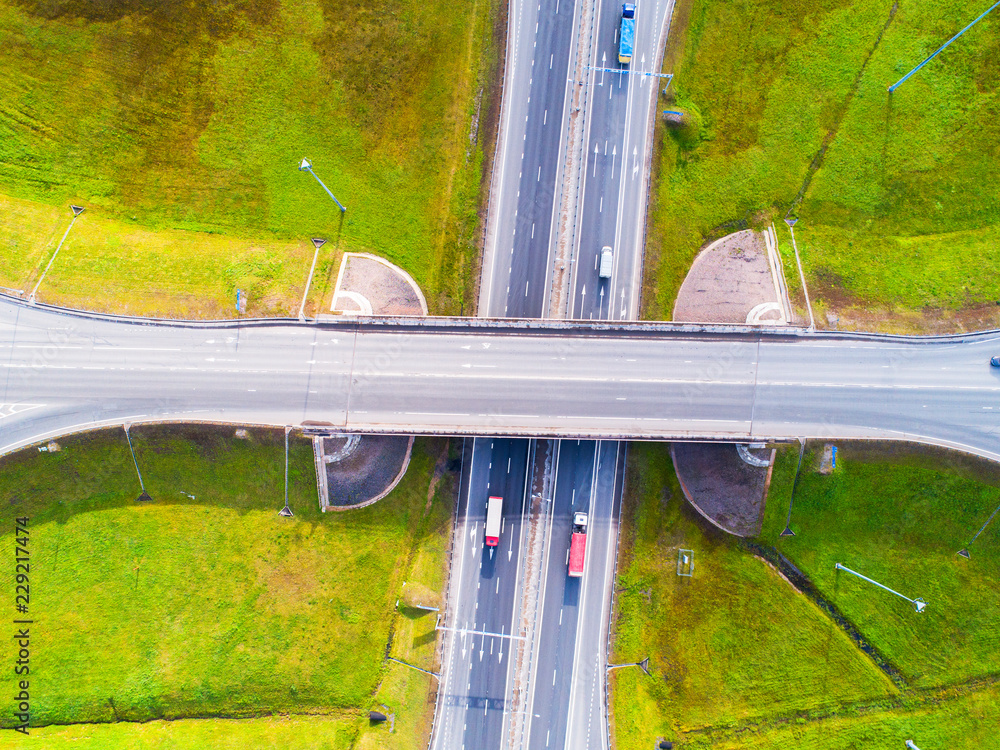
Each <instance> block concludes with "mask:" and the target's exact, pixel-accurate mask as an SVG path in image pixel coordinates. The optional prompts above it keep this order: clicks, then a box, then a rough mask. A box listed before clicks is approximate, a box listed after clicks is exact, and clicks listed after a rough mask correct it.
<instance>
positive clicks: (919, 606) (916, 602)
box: [833, 563, 927, 613]
mask: <svg viewBox="0 0 1000 750" xmlns="http://www.w3.org/2000/svg"><path fill="white" fill-rule="evenodd" d="M833 567H834V569H836V570H843V571H844V572H845V573H850V574H851V575H853V576H857V577H858V578H860V579H862V580H864V581H868V583H871V584H874V585H876V586H878V587H879V588H880V589H885V590H886V591H888V592H889V593H890V594H895V595H896V596H898V597H899V598H900V599H906V601H908V602H909V603H910V604H912V605H913V607H914V609H916V610H917V612H918V613H919V612H923V611H924V608H925V607H926V606H927V602H925V601H924V600H923V599H920V598H919V597H918V598H916V599H911V598H910V597H908V596H903V595H902V594H900V593H899V592H898V591H893V590H892V589H891V588H889V587H888V586H883V585H882V584H881V583H879V582H878V581H873V580H872V579H871V578H869V577H868V576H863V575H861V574H860V573H858V572H857V571H855V570H851V569H850V568H847V567H844V566H843V565H841V564H840V563H837V564H836V565H834V566H833Z"/></svg>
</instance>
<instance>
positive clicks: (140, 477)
mask: <svg viewBox="0 0 1000 750" xmlns="http://www.w3.org/2000/svg"><path fill="white" fill-rule="evenodd" d="M131 426H132V425H131V424H129V423H128V422H126V423H125V424H123V425H122V427H124V428H125V439H126V440H128V450H129V453H131V454H132V463H134V464H135V473H136V474H138V475H139V489H141V490H142V494H141V495H139V497H137V498H136V501H144V500H152V499H153V498H151V497H150V496H149V495H148V494H147V493H146V485H145V484H143V481H142V472H141V471H139V462H138V461H136V460H135V449H134V448H133V447H132V438H131V436H130V435H129V434H128V428H129V427H131Z"/></svg>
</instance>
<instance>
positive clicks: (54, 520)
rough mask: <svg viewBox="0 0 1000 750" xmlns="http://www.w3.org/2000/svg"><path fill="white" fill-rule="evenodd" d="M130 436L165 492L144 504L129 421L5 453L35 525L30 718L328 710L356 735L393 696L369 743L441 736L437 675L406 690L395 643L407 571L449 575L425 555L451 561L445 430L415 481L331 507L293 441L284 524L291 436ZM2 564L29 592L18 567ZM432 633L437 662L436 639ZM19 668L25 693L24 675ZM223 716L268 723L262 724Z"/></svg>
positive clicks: (428, 659)
mask: <svg viewBox="0 0 1000 750" xmlns="http://www.w3.org/2000/svg"><path fill="white" fill-rule="evenodd" d="M131 435H132V440H133V443H134V445H135V448H136V454H137V458H138V461H139V465H140V467H141V469H142V472H143V478H144V479H145V481H146V488H147V490H148V492H149V493H150V495H152V497H153V501H152V502H151V503H142V504H139V503H136V500H135V498H136V496H137V495H138V489H139V488H138V480H137V478H136V475H135V469H134V467H133V466H132V459H131V456H130V454H129V451H128V446H127V444H126V443H125V440H124V434H123V433H121V432H110V433H109V432H100V433H93V434H89V435H83V436H79V437H76V438H69V439H66V440H64V441H61V442H62V450H61V451H59V452H58V453H48V454H37V453H35V454H33V455H31V454H27V453H21V454H16V455H14V456H11V457H7V458H5V459H4V461H3V464H2V472H0V497H2V499H3V507H4V508H5V509H6V510H5V512H4V516H5V518H6V519H7V521H8V523H6V524H5V533H6V534H7V538H8V543H10V541H11V540H10V536H11V533H10V532H8V531H7V529H8V528H9V529H11V531H12V526H13V520H12V519H13V518H14V517H15V516H27V517H29V518H30V519H31V520H30V534H31V536H30V544H31V556H32V567H31V591H32V599H31V615H32V616H33V617H35V618H37V621H38V623H39V624H38V625H37V626H35V629H34V630H33V636H32V650H33V654H34V655H36V656H35V657H34V658H37V662H32V672H31V685H32V689H31V711H32V725H33V726H38V725H55V724H70V723H85V724H93V723H116V722H121V723H123V726H124V725H125V724H131V723H133V722H145V721H150V720H155V719H184V718H195V717H200V718H206V717H209V718H220V719H235V718H246V717H260V716H266V715H271V714H278V713H281V714H291V715H304V714H318V715H323V716H326V717H327V718H328V719H329V720H330V721H331V722H333V724H337V726H340V725H341V724H342V725H343V727H346V728H336V727H332V725H331V727H332V728H331V730H330V731H331V732H332V734H331V736H334V735H335V736H337V737H340V736H341V735H342V734H344V733H346V734H345V736H349V737H350V738H351V742H352V743H354V742H357V741H360V739H361V738H363V737H364V736H366V734H367V733H368V732H369V729H368V726H367V713H366V712H367V711H368V710H369V709H370V708H373V707H375V706H376V705H382V704H385V706H386V708H379V709H378V710H383V711H384V712H385V713H396V714H397V724H396V729H397V733H396V734H393V735H390V734H389V733H388V732H387V731H384V732H383V729H382V728H378V727H374V728H372V729H371V730H370V731H371V732H372V733H373V734H378V733H380V732H383V733H384V735H385V737H384V738H382V737H381V736H375V737H373V739H372V740H366V742H367V743H368V744H366V745H365V746H366V747H387V748H390V747H398V746H399V744H398V741H397V739H396V738H397V736H398V733H399V732H404V733H407V732H408V733H409V734H408V736H409V737H411V738H419V737H421V736H423V737H424V738H426V732H427V731H428V730H429V723H430V718H431V715H430V711H431V710H432V708H433V706H432V704H431V705H430V708H428V701H427V691H428V690H430V689H432V688H433V689H436V685H435V684H433V683H429V682H423V681H421V682H419V683H412V681H410V682H409V683H407V684H405V685H404V686H403V687H398V686H394V685H395V683H398V682H399V678H398V677H397V676H396V675H395V672H394V671H393V670H392V669H390V668H388V667H387V666H386V665H385V656H386V653H387V648H388V646H389V644H390V643H392V642H393V641H397V640H400V641H405V637H406V636H405V635H404V636H400V635H398V634H397V632H396V631H397V630H398V629H399V620H400V619H403V618H402V617H401V616H400V615H398V614H397V613H396V599H397V597H399V596H400V592H401V591H402V590H403V582H404V581H407V582H411V581H412V582H413V584H414V585H418V586H422V587H425V588H427V589H428V590H429V591H431V592H432V593H433V594H434V595H440V590H439V589H438V588H436V587H438V586H441V585H442V580H441V579H440V576H438V577H437V578H435V577H429V576H428V575H427V574H426V569H427V568H435V569H436V568H442V569H443V568H444V566H445V560H444V554H445V549H446V547H447V537H448V534H449V533H450V528H449V525H448V523H447V522H446V521H444V520H442V519H450V513H451V505H452V483H451V476H450V474H448V473H447V472H445V473H444V474H442V473H441V471H440V470H438V471H435V467H436V466H438V467H439V466H441V465H442V462H441V461H439V458H440V457H441V455H442V451H443V450H444V449H445V447H446V442H445V441H440V440H418V441H417V443H416V444H415V447H414V451H413V457H412V460H411V465H410V469H409V471H408V472H407V474H406V476H405V477H404V478H403V480H402V482H401V483H400V484H399V486H397V487H396V488H395V489H394V490H393V492H392V493H391V494H390V495H389V496H388V497H387V498H385V499H384V500H382V501H380V502H379V503H376V504H375V505H372V506H369V507H368V508H364V509H361V510H356V511H351V512H348V513H326V514H323V513H320V511H319V509H318V503H317V500H316V485H315V478H314V471H313V463H312V451H311V444H310V443H309V442H308V441H305V440H301V439H293V440H292V443H291V451H290V475H289V499H290V506H291V508H292V509H293V511H294V513H295V516H294V517H293V518H281V517H279V516H278V515H277V511H278V509H280V508H281V506H282V503H283V486H284V453H283V451H284V447H283V434H282V433H281V432H280V431H266V430H252V431H251V432H250V439H248V440H243V439H236V438H233V437H232V431H231V430H225V429H222V428H218V429H215V428H198V429H195V428H174V427H134V428H132V430H131ZM435 476H436V477H437V478H436V480H435V481H434V482H433V484H432V477H435ZM191 495H193V496H194V498H192V497H190V496H191ZM423 558H428V559H430V562H428V563H425V564H424V566H422V567H421V568H420V569H415V568H414V566H413V562H414V560H415V559H423ZM3 576H4V578H3V580H4V581H5V582H6V583H8V584H10V588H11V590H13V582H12V580H9V579H10V578H11V571H4V573H3ZM421 635H422V636H425V638H424V641H426V635H425V634H423V633H421ZM432 635H433V633H432ZM422 647H423V648H424V650H425V651H429V652H430V655H429V656H427V655H425V656H424V660H425V661H424V663H426V664H427V665H428V666H429V667H433V658H434V657H433V644H431V645H430V646H427V645H423V646H422ZM36 663H37V666H35V664H36ZM415 674H418V675H419V673H415ZM387 680H388V682H387ZM4 682H5V684H6V686H7V687H6V688H5V689H7V690H8V691H9V690H11V689H13V685H14V675H13V674H11V676H10V678H4ZM15 692H16V691H15ZM362 717H364V718H363V719H362ZM338 722H339V724H338ZM2 724H3V726H6V727H10V726H11V718H10V717H9V716H8V717H4V718H3V719H2ZM190 726H192V727H194V726H196V725H193V724H192V725H190ZM197 726H201V725H200V724H199V725H197ZM225 726H231V727H236V728H237V729H234V731H238V732H243V731H244V729H239V727H244V728H246V729H245V731H247V732H251V734H249V735H247V737H252V736H254V735H253V734H252V732H256V731H257V730H256V729H252V727H253V726H264V725H263V724H261V725H253V724H245V725H244V724H242V723H240V722H236V723H234V724H231V725H229V724H227V725H225ZM220 727H221V728H220V729H219V731H220V732H222V731H223V729H224V727H222V726H221V725H220ZM47 731H53V732H54V731H56V730H47ZM101 731H102V732H104V731H105V730H103V729H102V730H101ZM122 731H123V733H124V734H123V735H122V737H126V738H127V737H132V736H135V737H137V738H138V739H136V740H135V741H136V743H140V740H141V741H142V742H146V740H142V738H141V736H140V735H134V734H130V733H134V730H133V729H123V730H122ZM156 731H159V730H156ZM191 731H192V732H194V734H192V737H194V736H199V735H197V732H198V731H201V730H198V729H192V730H191ZM261 731H263V730H261ZM267 731H271V729H267ZM275 731H278V730H275ZM149 732H150V734H149V736H150V737H153V736H155V731H154V730H153V729H150V730H149ZM238 736H242V735H238ZM185 741H186V740H185ZM338 741H339V740H338ZM122 742H123V743H125V744H128V742H127V741H126V740H122ZM150 742H151V740H150ZM178 742H180V740H178ZM191 742H194V740H192V741H191ZM393 743H395V744H393ZM123 746H124V745H123ZM136 746H155V745H154V744H150V745H142V744H139V745H136ZM177 746H186V745H184V744H183V743H181V744H179V745H177ZM218 746H219V747H225V746H226V745H225V744H220V745H218ZM332 746H334V747H340V746H341V745H336V744H335V745H332ZM347 746H349V745H344V747H347ZM351 746H357V745H351Z"/></svg>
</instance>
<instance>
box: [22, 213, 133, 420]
mask: <svg viewBox="0 0 1000 750" xmlns="http://www.w3.org/2000/svg"><path fill="white" fill-rule="evenodd" d="M69 209H70V211H72V212H73V220H72V221H70V223H69V226H68V227H66V233H65V234H64V235H63V236H62V239H61V240H59V246H58V247H57V248H56V251H55V252H54V253H52V257H51V258H49V262H48V265H46V266H45V270H44V271H42V275H41V277H40V278H39V279H38V283H37V284H35V288H34V289H32V290H31V294H29V295H28V302H30V303H31V304H35V294H36V293H37V292H38V287H40V286H41V285H42V281H43V280H44V279H45V274H47V273H48V272H49V269H50V268H52V264H53V263H54V262H55V259H56V256H57V255H59V251H60V250H62V246H63V243H64V242H65V241H66V238H67V237H68V236H69V230H70V229H72V228H73V225H74V224H76V219H77V217H78V216H79V215H80V214H82V213H83V211H84V209H83V206H70V207H69ZM127 432H128V431H127V430H126V433H127Z"/></svg>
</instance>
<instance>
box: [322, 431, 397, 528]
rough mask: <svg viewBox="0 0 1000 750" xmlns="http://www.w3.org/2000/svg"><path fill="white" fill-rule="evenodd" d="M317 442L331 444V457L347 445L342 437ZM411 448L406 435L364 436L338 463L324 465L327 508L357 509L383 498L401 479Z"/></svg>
mask: <svg viewBox="0 0 1000 750" xmlns="http://www.w3.org/2000/svg"><path fill="white" fill-rule="evenodd" d="M320 439H321V440H323V442H324V443H327V442H329V443H331V446H330V447H331V448H333V451H332V454H333V455H336V453H337V452H338V450H339V449H340V448H343V447H344V443H345V442H346V440H344V439H343V438H320ZM412 445H413V438H412V437H407V436H405V435H364V436H362V437H361V439H360V440H358V441H357V443H356V445H354V446H353V449H352V450H351V451H350V452H349V453H348V454H347V455H345V456H343V458H341V459H340V460H339V461H332V462H330V463H325V462H324V464H323V467H324V469H325V470H326V486H327V493H328V503H327V507H329V508H333V509H339V510H344V509H347V508H356V507H359V506H361V505H367V504H368V503H371V502H375V501H376V500H378V499H379V498H380V497H382V496H383V495H385V493H387V492H388V491H389V490H391V489H392V488H393V487H394V486H395V484H396V482H397V481H399V479H400V478H401V477H402V476H403V472H404V471H405V470H406V465H407V463H408V461H409V458H410V448H411V447H412ZM325 448H326V446H325V445H324V452H325Z"/></svg>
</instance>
